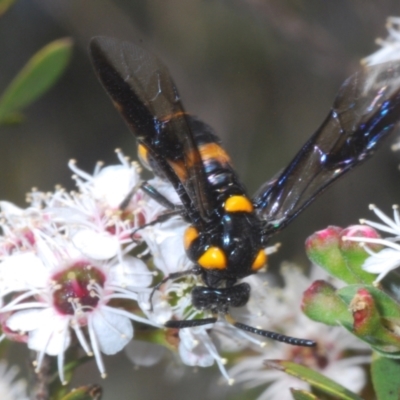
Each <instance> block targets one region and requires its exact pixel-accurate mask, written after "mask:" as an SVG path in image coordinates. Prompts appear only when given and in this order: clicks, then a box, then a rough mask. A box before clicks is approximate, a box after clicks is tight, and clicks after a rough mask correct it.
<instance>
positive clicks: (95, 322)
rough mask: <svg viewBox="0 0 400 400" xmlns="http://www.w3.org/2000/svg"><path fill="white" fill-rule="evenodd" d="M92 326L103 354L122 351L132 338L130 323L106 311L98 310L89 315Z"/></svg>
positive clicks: (122, 317) (126, 319)
mask: <svg viewBox="0 0 400 400" xmlns="http://www.w3.org/2000/svg"><path fill="white" fill-rule="evenodd" d="M90 318H91V322H92V326H93V329H94V332H95V334H96V338H97V340H98V342H99V346H100V350H101V351H102V352H103V353H104V354H115V353H117V352H118V351H120V350H122V349H123V348H124V347H125V346H126V345H127V344H128V343H129V341H130V340H131V339H132V337H133V326H132V323H131V321H130V320H129V319H128V318H126V317H124V316H121V315H118V314H115V313H113V312H110V311H108V310H104V309H99V310H97V311H95V312H93V313H92V314H91V315H90Z"/></svg>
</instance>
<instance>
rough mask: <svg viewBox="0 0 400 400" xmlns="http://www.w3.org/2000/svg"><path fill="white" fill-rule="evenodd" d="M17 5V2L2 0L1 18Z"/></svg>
mask: <svg viewBox="0 0 400 400" xmlns="http://www.w3.org/2000/svg"><path fill="white" fill-rule="evenodd" d="M14 3H15V0H0V17H1V16H2V15H3V14H4V13H5V12H6V11H7V10H8V9H9V8H10V7H11V6H12V5H13V4H14Z"/></svg>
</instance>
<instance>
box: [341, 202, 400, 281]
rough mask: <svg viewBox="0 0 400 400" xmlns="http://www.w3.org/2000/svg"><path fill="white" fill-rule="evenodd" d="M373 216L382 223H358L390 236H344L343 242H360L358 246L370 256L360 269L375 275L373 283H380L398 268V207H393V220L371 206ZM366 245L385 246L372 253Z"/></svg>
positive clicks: (362, 220)
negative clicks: (382, 237)
mask: <svg viewBox="0 0 400 400" xmlns="http://www.w3.org/2000/svg"><path fill="white" fill-rule="evenodd" d="M369 208H370V210H372V211H373V212H374V213H375V215H376V216H377V217H378V218H380V220H381V221H382V222H383V223H379V222H374V221H370V220H366V219H361V220H360V223H362V224H366V225H368V226H370V227H372V228H375V229H378V230H380V231H382V232H386V233H389V234H390V235H392V236H389V237H387V238H384V239H381V238H372V237H357V236H346V237H343V239H344V240H351V241H355V242H360V245H362V246H363V248H364V249H365V250H366V251H367V252H368V253H369V254H370V257H368V258H367V259H366V260H365V262H364V264H363V266H362V268H363V269H364V270H365V271H367V272H370V273H372V274H377V275H378V276H377V277H376V279H375V283H377V282H379V281H381V280H382V279H383V278H384V277H385V276H386V275H387V274H388V273H389V272H390V271H392V270H394V269H396V268H398V267H399V266H400V244H398V243H397V242H398V241H399V240H400V215H399V210H398V206H397V205H394V206H393V219H391V218H389V217H388V216H387V215H386V214H384V213H383V212H382V211H381V210H380V209H379V208H377V207H376V206H375V205H373V204H371V205H370V206H369ZM368 244H378V245H383V246H385V248H384V249H382V250H381V251H379V252H374V251H373V250H372V249H371V247H370V246H368Z"/></svg>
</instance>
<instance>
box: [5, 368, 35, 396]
mask: <svg viewBox="0 0 400 400" xmlns="http://www.w3.org/2000/svg"><path fill="white" fill-rule="evenodd" d="M17 374H18V368H16V367H11V368H9V367H8V366H7V364H6V363H5V362H4V361H0V399H1V400H28V399H29V398H28V396H27V394H26V382H25V381H23V380H22V379H20V380H15V377H16V376H17Z"/></svg>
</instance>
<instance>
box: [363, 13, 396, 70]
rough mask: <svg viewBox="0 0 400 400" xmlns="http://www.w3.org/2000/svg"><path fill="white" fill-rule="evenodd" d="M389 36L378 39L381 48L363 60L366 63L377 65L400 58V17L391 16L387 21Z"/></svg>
mask: <svg viewBox="0 0 400 400" xmlns="http://www.w3.org/2000/svg"><path fill="white" fill-rule="evenodd" d="M386 29H387V30H388V33H389V34H388V37H387V38H386V39H377V40H376V43H377V44H378V45H379V46H381V48H380V49H379V50H378V51H376V52H375V53H373V54H371V55H370V56H368V57H365V58H364V59H363V60H362V63H363V64H365V65H375V64H380V63H384V62H387V61H395V60H399V59H400V17H389V18H388V19H387V23H386Z"/></svg>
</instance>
